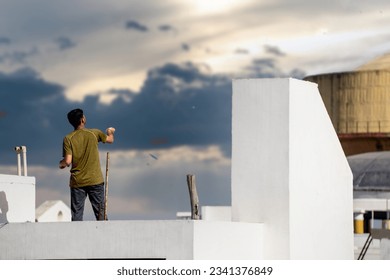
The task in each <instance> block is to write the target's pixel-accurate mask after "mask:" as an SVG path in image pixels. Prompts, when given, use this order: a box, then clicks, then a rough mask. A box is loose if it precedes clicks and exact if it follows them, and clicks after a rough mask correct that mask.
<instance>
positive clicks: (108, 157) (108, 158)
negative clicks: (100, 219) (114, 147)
mask: <svg viewBox="0 0 390 280" xmlns="http://www.w3.org/2000/svg"><path fill="white" fill-rule="evenodd" d="M109 161H110V153H109V152H107V155H106V178H105V182H104V186H105V190H104V220H105V221H107V199H108V166H109Z"/></svg>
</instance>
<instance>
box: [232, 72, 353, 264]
mask: <svg viewBox="0 0 390 280" xmlns="http://www.w3.org/2000/svg"><path fill="white" fill-rule="evenodd" d="M232 121H233V122H232V218H233V221H240V222H259V223H264V224H265V228H264V240H266V243H265V244H264V257H265V258H266V259H353V219H352V217H353V213H352V208H353V207H352V189H353V188H352V172H351V170H350V168H349V165H348V163H347V160H346V158H345V156H344V153H343V151H342V148H341V145H340V143H339V141H338V138H337V135H336V133H335V131H334V129H333V126H332V124H331V121H330V119H329V116H328V114H327V112H326V109H325V107H324V105H323V102H322V100H321V97H320V95H319V92H318V89H317V85H316V84H313V83H309V82H304V81H300V80H295V79H252V80H248V79H243V80H234V81H233V120H232Z"/></svg>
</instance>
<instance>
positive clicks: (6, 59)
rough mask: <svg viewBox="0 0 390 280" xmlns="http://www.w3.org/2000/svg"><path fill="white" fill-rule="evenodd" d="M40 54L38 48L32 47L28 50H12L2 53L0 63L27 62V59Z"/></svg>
mask: <svg viewBox="0 0 390 280" xmlns="http://www.w3.org/2000/svg"><path fill="white" fill-rule="evenodd" d="M37 54H39V51H38V49H37V48H32V49H30V50H28V51H12V52H5V53H3V54H0V63H10V64H25V63H26V62H27V59H29V58H30V57H32V56H35V55H37Z"/></svg>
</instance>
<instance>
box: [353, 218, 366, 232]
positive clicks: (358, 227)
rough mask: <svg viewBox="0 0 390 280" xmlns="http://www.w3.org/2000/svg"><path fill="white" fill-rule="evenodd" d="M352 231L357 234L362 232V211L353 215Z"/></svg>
mask: <svg viewBox="0 0 390 280" xmlns="http://www.w3.org/2000/svg"><path fill="white" fill-rule="evenodd" d="M354 231H355V233H357V234H362V233H364V215H363V214H362V213H359V214H357V215H356V216H355V219H354Z"/></svg>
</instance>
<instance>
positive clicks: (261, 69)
mask: <svg viewBox="0 0 390 280" xmlns="http://www.w3.org/2000/svg"><path fill="white" fill-rule="evenodd" d="M245 71H246V76H247V77H252V78H274V77H279V78H283V77H292V78H296V79H302V78H303V77H305V75H306V74H305V71H303V70H301V69H299V68H295V69H293V70H291V71H290V72H289V73H285V72H284V71H282V70H281V69H280V68H279V67H278V63H277V60H276V59H274V58H260V59H254V60H253V61H252V64H251V65H249V66H247V67H246V68H245Z"/></svg>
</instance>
